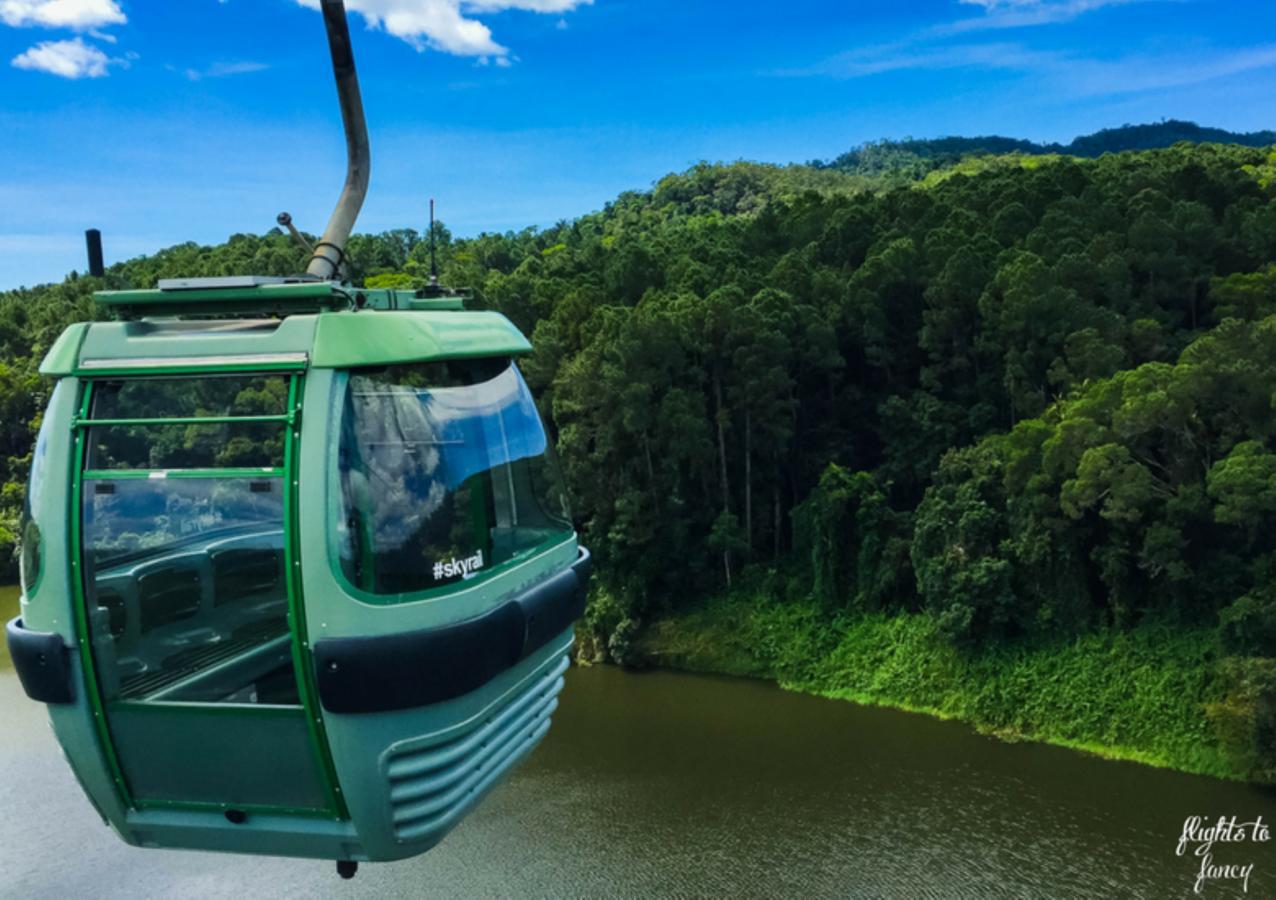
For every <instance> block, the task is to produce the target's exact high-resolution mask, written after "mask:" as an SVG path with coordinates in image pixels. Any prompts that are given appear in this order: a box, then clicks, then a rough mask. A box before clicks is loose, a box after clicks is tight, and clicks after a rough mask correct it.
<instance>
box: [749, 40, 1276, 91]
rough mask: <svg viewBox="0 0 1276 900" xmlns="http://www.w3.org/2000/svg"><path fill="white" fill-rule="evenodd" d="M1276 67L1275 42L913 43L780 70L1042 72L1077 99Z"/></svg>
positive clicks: (838, 73) (861, 74)
mask: <svg viewBox="0 0 1276 900" xmlns="http://www.w3.org/2000/svg"><path fill="white" fill-rule="evenodd" d="M1273 66H1276V44H1264V45H1260V46H1255V47H1249V48H1244V49H1241V50H1234V49H1228V50H1213V51H1211V50H1208V49H1203V48H1199V47H1195V48H1193V49H1192V51H1191V52H1190V53H1183V52H1165V53H1159V54H1130V55H1127V56H1122V57H1117V58H1114V59H1094V58H1087V57H1083V56H1079V55H1077V54H1075V53H1067V52H1063V51H1056V50H1039V49H1034V48H1032V47H1028V46H1025V45H1024V44H1021V43H1004V42H1003V43H964V44H940V43H934V42H931V43H912V42H907V41H902V42H897V43H891V44H879V45H876V46H872V47H864V48H860V49H857V50H853V51H848V52H846V53H840V54H838V55H836V56H832V57H830V58H828V59H825V60H823V61H821V62H818V63H816V64H814V65H811V66H807V67H805V68H799V69H786V70H779V71H776V72H774V73H773V74H775V75H779V76H786V77H802V76H825V77H830V78H839V79H852V78H866V77H870V76H873V75H880V74H884V73H887V72H899V71H908V70H922V71H925V70H931V71H933V70H945V69H963V68H968V69H982V70H986V71H1009V72H1016V73H1021V74H1023V75H1025V76H1028V77H1036V78H1040V79H1042V80H1043V81H1045V82H1046V84H1047V86H1048V87H1049V88H1050V89H1051V90H1052V91H1053V92H1054V93H1056V94H1060V95H1064V96H1072V97H1097V96H1116V95H1121V94H1137V93H1143V92H1148V91H1156V90H1167V89H1170V88H1178V87H1187V86H1189V85H1194V84H1201V83H1203V82H1207V81H1213V80H1215V79H1219V78H1227V77H1229V76H1233V75H1240V74H1244V73H1246V72H1252V71H1257V70H1260V69H1267V68H1271V67H1273Z"/></svg>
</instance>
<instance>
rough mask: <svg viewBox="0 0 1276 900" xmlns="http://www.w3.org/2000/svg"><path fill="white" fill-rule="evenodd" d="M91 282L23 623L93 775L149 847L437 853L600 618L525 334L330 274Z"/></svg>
mask: <svg viewBox="0 0 1276 900" xmlns="http://www.w3.org/2000/svg"><path fill="white" fill-rule="evenodd" d="M97 299H98V300H99V302H101V303H102V304H104V305H106V306H107V307H109V308H110V309H112V310H113V311H114V312H115V313H116V314H117V318H118V320H117V321H111V322H95V323H86V324H81V325H76V326H72V327H71V328H70V329H69V330H68V331H67V332H66V333H65V334H63V335H62V336H61V338H60V339H59V340H58V342H57V343H56V344H55V346H54V347H53V348H52V349H51V351H50V352H49V354H48V357H47V358H46V359H45V361H44V364H43V366H42V368H41V372H42V373H43V374H45V375H47V376H50V377H51V378H55V379H57V381H56V388H55V389H54V390H53V393H52V397H51V399H50V401H49V404H48V410H47V412H46V414H45V417H44V421H43V425H42V428H41V430H40V434H39V438H38V442H37V445H36V448H35V451H34V455H33V462H32V471H31V485H30V492H29V497H28V504H27V515H26V518H25V522H24V526H23V535H22V537H23V550H22V579H23V598H22V606H21V616H20V617H19V619H17V620H15V621H14V622H13V623H10V625H9V628H8V633H9V641H10V645H11V647H12V655H13V658H14V661H15V665H16V667H17V669H18V672H19V675H20V676H21V678H22V681H23V684H24V686H25V687H26V689H27V692H28V693H29V694H30V695H31V696H32V697H33V698H35V699H37V700H41V701H43V702H46V703H48V704H49V711H50V715H51V719H52V724H53V729H54V732H55V733H56V735H57V738H58V740H59V742H60V743H61V745H62V747H63V749H64V751H65V754H66V757H67V759H68V761H69V762H70V764H71V768H72V770H73V771H74V772H75V774H76V776H77V778H78V779H79V781H80V783H81V785H82V786H83V787H84V790H85V792H86V793H87V794H88V796H89V798H90V799H91V800H92V802H93V804H94V805H95V807H96V808H97V810H98V811H99V812H100V813H101V815H102V816H103V818H104V819H105V820H106V821H108V822H109V823H110V824H111V825H112V826H113V827H114V829H115V830H116V831H117V832H118V833H119V834H120V835H121V837H123V838H124V840H126V841H128V842H129V843H132V844H137V845H141V846H158V847H184V848H199V849H210V850H222V851H232V852H251V853H270V854H279V855H291V856H305V857H317V858H325V859H336V860H342V861H354V860H390V859H397V858H402V857H405V856H410V855H413V854H416V853H420V852H422V851H424V850H426V849H428V848H429V847H430V846H432V845H433V844H434V843H435V842H437V841H438V840H439V839H440V838H441V837H442V836H443V835H444V834H445V833H446V832H447V831H448V830H449V829H450V828H451V827H452V826H453V825H455V824H456V822H457V821H458V819H459V818H460V817H461V816H463V815H464V814H465V812H466V811H467V810H469V809H470V808H472V807H473V805H474V804H475V803H476V802H477V800H478V798H479V797H480V795H482V793H483V792H484V791H485V789H487V788H488V787H489V786H490V785H491V784H492V783H493V782H494V781H495V780H496V779H497V778H499V777H500V775H501V774H502V773H503V772H505V771H507V770H508V769H509V768H510V767H511V766H512V765H514V763H516V762H517V761H518V760H519V759H520V758H521V757H523V756H524V755H525V754H526V753H527V752H528V751H529V750H530V749H531V748H532V747H533V746H534V745H535V744H536V743H537V741H538V740H539V739H540V738H541V737H542V736H543V735H544V734H545V732H546V730H547V729H548V728H549V722H550V714H551V713H552V712H553V710H554V707H555V705H556V702H557V701H556V696H557V694H558V692H559V690H560V688H561V687H562V684H563V672H564V670H565V669H566V668H567V665H568V658H567V653H568V649H569V646H570V644H571V641H572V632H571V626H572V622H573V621H574V620H575V619H576V618H577V617H578V616H579V615H580V613H581V611H582V609H583V606H584V590H585V583H586V580H587V578H588V566H589V562H588V560H589V557H588V554H587V553H585V552H584V551H583V550H582V549H580V548H579V547H578V546H577V541H576V535H575V532H574V531H573V528H572V524H571V519H570V517H569V514H568V511H567V507H566V503H565V500H564V492H563V486H562V483H561V481H560V478H559V474H558V471H557V469H556V466H555V461H554V456H553V453H552V448H551V445H550V442H549V441H548V440H547V438H546V434H545V430H544V428H543V426H542V423H541V420H540V418H539V416H538V415H537V411H536V407H535V405H534V403H533V401H532V398H531V396H530V394H529V393H528V390H527V387H526V385H525V384H524V382H523V379H522V378H521V376H520V375H519V371H518V368H517V366H516V364H515V362H514V359H515V358H516V357H517V356H519V355H520V354H522V353H525V352H526V351H527V350H529V349H530V346H529V344H528V343H527V341H526V339H525V338H524V337H523V336H522V335H521V334H520V333H519V332H518V331H517V330H516V329H515V328H514V327H513V326H512V325H511V324H510V323H509V322H508V320H506V319H505V318H504V317H502V316H500V315H499V314H496V313H491V312H468V311H465V310H463V309H461V308H460V306H461V303H460V301H459V300H456V299H454V298H450V297H437V296H436V297H432V298H431V297H425V296H421V295H418V294H416V293H413V292H408V291H389V290H381V291H376V290H363V289H355V288H351V287H349V286H346V285H342V284H340V283H337V282H330V281H311V280H294V281H287V280H284V279H258V278H250V279H216V280H193V281H186V282H173V283H165V284H162V285H161V287H160V288H159V289H157V290H142V291H125V292H116V293H102V294H99V295H98V298H97ZM228 315H229V316H232V317H229V318H228V317H227V316H228Z"/></svg>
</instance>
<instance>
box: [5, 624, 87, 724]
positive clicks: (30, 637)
mask: <svg viewBox="0 0 1276 900" xmlns="http://www.w3.org/2000/svg"><path fill="white" fill-rule="evenodd" d="M4 635H5V638H6V639H7V640H8V642H9V656H10V658H11V659H12V660H13V667H14V668H15V669H17V670H18V680H19V681H21V682H22V689H23V690H25V691H26V692H27V696H28V697H30V698H31V699H32V700H38V701H40V702H41V703H74V702H75V689H74V688H73V687H72V685H71V652H70V650H68V649H67V646H66V644H65V643H63V641H62V636H61V635H58V634H51V633H48V632H44V631H28V630H27V629H26V628H25V627H23V625H22V619H21V617H19V618H17V619H14V620H13V621H12V622H10V623H9V624H8V625H6V626H5V627H4Z"/></svg>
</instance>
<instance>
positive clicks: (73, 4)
mask: <svg viewBox="0 0 1276 900" xmlns="http://www.w3.org/2000/svg"><path fill="white" fill-rule="evenodd" d="M0 21H2V22H4V24H6V25H10V26H12V27H14V28H31V27H37V28H74V29H76V30H77V31H87V30H89V29H93V28H105V27H106V26H108V25H123V24H124V23H125V22H127V21H128V17H127V16H125V15H124V11H123V10H122V9H120V6H119V4H118V3H116V2H115V0H0Z"/></svg>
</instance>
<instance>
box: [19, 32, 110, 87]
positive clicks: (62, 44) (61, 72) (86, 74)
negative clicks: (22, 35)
mask: <svg viewBox="0 0 1276 900" xmlns="http://www.w3.org/2000/svg"><path fill="white" fill-rule="evenodd" d="M13 65H14V66H15V67H16V68H19V69H30V70H32V71H35V72H48V73H49V74H50V75H58V76H61V77H62V78H102V77H104V76H105V75H106V74H107V73H108V70H109V69H110V67H111V66H112V65H126V62H125V61H124V60H121V59H112V58H111V57H109V56H107V55H106V54H105V53H103V52H102V51H101V50H99V49H98V48H97V47H92V46H90V45H88V44H86V43H84V41H82V40H80V38H74V39H73V40H69V41H44V42H43V43H39V44H36V45H35V46H34V47H31V48H30V49H28V50H27V51H26V52H24V53H21V54H19V55H18V56H15V57H14V58H13Z"/></svg>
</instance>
